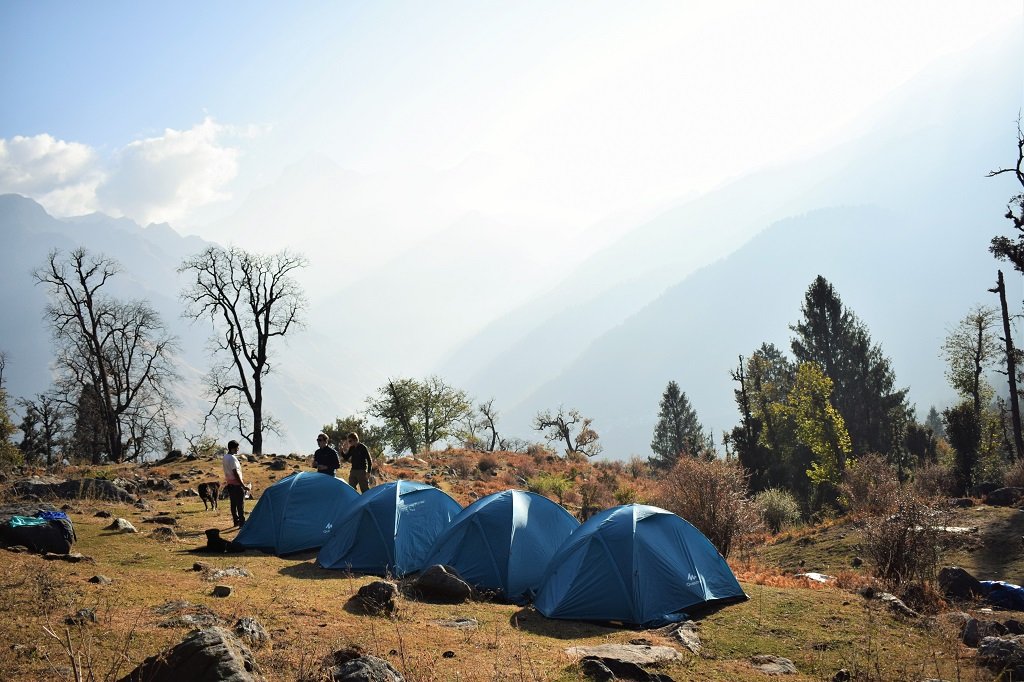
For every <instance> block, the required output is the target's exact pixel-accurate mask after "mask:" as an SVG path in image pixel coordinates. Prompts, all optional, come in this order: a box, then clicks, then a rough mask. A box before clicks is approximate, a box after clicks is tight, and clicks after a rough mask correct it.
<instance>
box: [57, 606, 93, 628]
mask: <svg viewBox="0 0 1024 682" xmlns="http://www.w3.org/2000/svg"><path fill="white" fill-rule="evenodd" d="M95 622H96V611H95V610H94V609H78V611H76V612H75V615H73V616H68V617H67V618H65V619H64V624H65V625H86V624H88V623H95Z"/></svg>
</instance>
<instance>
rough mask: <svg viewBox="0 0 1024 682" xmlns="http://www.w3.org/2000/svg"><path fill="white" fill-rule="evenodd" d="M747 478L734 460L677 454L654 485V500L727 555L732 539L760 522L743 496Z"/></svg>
mask: <svg viewBox="0 0 1024 682" xmlns="http://www.w3.org/2000/svg"><path fill="white" fill-rule="evenodd" d="M747 478H748V477H747V474H746V472H745V471H744V470H743V467H741V466H740V465H739V464H737V463H735V462H726V461H723V460H720V459H713V460H710V461H709V460H705V459H697V458H694V457H680V458H679V461H678V462H677V463H676V465H675V466H674V467H673V468H672V469H671V470H670V471H669V472H668V473H666V474H665V476H664V478H663V479H662V481H661V484H660V485H659V486H658V488H657V489H656V491H655V495H654V503H655V504H657V505H658V506H661V507H664V508H665V509H667V510H669V511H671V512H675V513H676V514H678V515H679V516H682V517H683V518H684V519H686V520H687V521H689V522H690V523H692V524H693V525H694V526H695V527H696V528H697V530H699V531H700V532H702V533H704V535H705V536H707V538H708V540H710V541H711V543H712V544H713V545H714V546H715V547H716V548H717V549H718V551H719V552H721V554H722V556H724V557H728V556H729V551H730V550H731V549H732V547H733V543H734V541H736V540H737V539H738V538H739V536H740V535H741V534H743V533H749V532H753V531H756V530H757V529H758V528H759V525H760V523H759V520H758V517H757V513H756V511H755V510H754V507H753V505H752V504H751V501H750V500H749V499H748V498H747Z"/></svg>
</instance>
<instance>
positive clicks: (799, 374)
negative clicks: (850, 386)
mask: <svg viewBox="0 0 1024 682" xmlns="http://www.w3.org/2000/svg"><path fill="white" fill-rule="evenodd" d="M831 394H832V380H831V379H829V378H828V376H826V375H825V373H824V372H823V371H822V369H821V367H819V366H818V365H817V364H815V363H813V362H803V363H801V364H800V366H799V367H797V370H796V377H795V380H794V382H793V388H792V389H790V392H789V396H788V399H787V401H786V402H785V403H776V404H775V405H773V406H772V408H773V409H774V411H775V413H776V414H777V415H778V417H779V419H780V421H782V420H790V421H791V423H792V424H793V429H794V431H795V433H796V437H797V439H798V441H799V442H800V444H801V445H804V446H805V447H807V448H808V449H809V450H810V451H811V453H812V454H813V456H814V461H813V462H811V467H810V469H808V470H807V476H808V477H809V478H810V479H811V481H812V482H813V483H814V484H816V485H821V484H823V483H827V484H830V485H832V486H835V485H837V484H838V483H839V480H840V479H841V478H842V475H843V469H844V468H845V466H846V458H847V456H848V455H849V453H850V450H851V445H850V435H849V434H848V433H847V431H846V424H845V422H844V421H843V416H842V415H841V414H839V411H838V410H837V409H836V408H835V407H834V406H833V405H832V402H831V400H830V399H829V397H830V396H831Z"/></svg>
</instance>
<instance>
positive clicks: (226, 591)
mask: <svg viewBox="0 0 1024 682" xmlns="http://www.w3.org/2000/svg"><path fill="white" fill-rule="evenodd" d="M213 596H214V597H229V596H231V586H230V585H216V586H214V588H213Z"/></svg>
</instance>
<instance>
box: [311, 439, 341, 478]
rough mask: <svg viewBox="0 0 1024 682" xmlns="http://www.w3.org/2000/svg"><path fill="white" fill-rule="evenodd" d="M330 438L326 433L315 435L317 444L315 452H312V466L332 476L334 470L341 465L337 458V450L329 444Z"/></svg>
mask: <svg viewBox="0 0 1024 682" xmlns="http://www.w3.org/2000/svg"><path fill="white" fill-rule="evenodd" d="M329 443H330V439H329V438H328V437H327V434H326V433H318V434H317V436H316V444H317V445H318V446H319V447H317V449H316V452H314V453H313V466H315V467H316V470H317V471H319V472H320V473H321V474H327V475H328V476H334V472H335V471H337V470H338V467H340V466H341V460H340V459H338V452H337V450H335V449H334V448H332V447H331V446H330V444H329Z"/></svg>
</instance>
